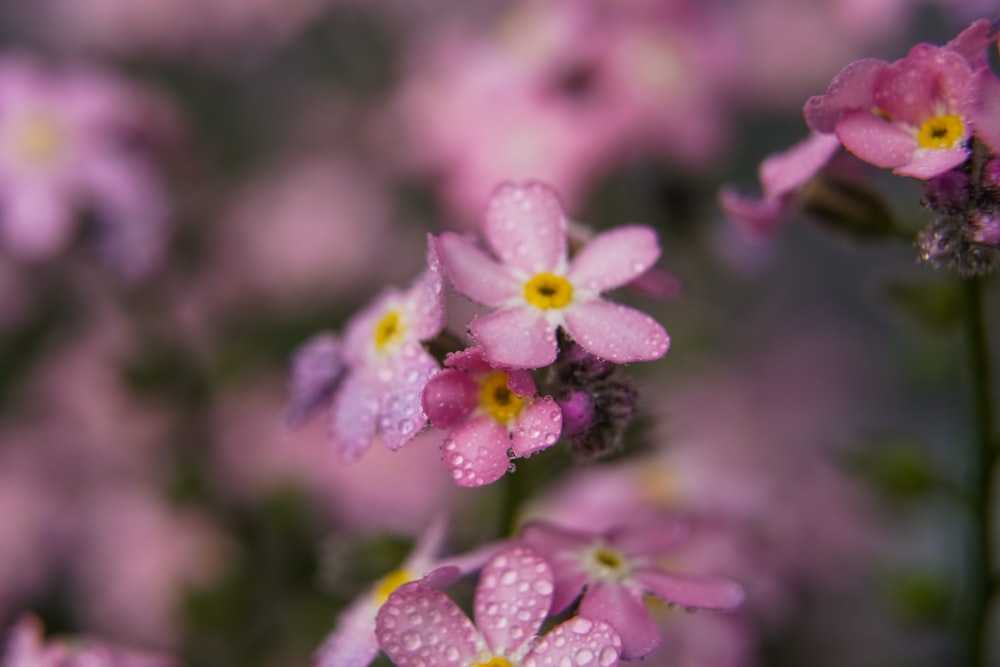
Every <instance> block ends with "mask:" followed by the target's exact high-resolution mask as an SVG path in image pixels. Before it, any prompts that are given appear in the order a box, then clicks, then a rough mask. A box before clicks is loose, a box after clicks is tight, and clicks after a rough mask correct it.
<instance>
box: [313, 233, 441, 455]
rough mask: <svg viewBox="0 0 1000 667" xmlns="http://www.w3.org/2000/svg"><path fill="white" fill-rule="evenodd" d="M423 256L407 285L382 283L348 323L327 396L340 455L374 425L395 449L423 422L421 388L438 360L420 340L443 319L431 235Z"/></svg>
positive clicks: (371, 433)
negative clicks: (340, 365) (423, 264)
mask: <svg viewBox="0 0 1000 667" xmlns="http://www.w3.org/2000/svg"><path fill="white" fill-rule="evenodd" d="M427 258H428V268H427V270H426V271H424V273H423V274H421V275H420V276H419V277H418V278H417V279H416V280H415V281H414V282H413V284H412V285H411V286H410V287H409V288H408V289H407V290H405V291H399V290H397V289H391V288H390V289H388V290H386V291H384V292H383V293H382V294H380V295H379V296H377V297H376V298H375V300H374V301H373V302H372V303H371V304H370V305H369V306H367V307H366V308H365V309H364V310H362V311H361V312H359V313H357V314H356V315H355V316H354V317H353V318H351V320H350V322H348V323H347V327H346V329H345V331H344V337H343V345H342V348H341V349H342V358H343V362H344V364H345V365H346V366H347V370H346V371H345V375H344V378H343V380H342V381H341V383H340V386H339V388H338V389H337V391H336V392H335V394H334V397H333V406H332V410H333V414H332V422H331V429H332V435H333V439H334V441H335V443H336V444H337V446H338V447H339V449H340V453H341V455H342V456H343V457H344V458H345V459H346V460H354V459H357V458H358V457H359V456H360V455H361V453H362V452H364V450H365V449H367V448H368V445H369V444H371V441H372V438H374V437H375V433H376V430H377V431H378V432H380V433H381V434H382V438H383V439H384V440H385V444H386V445H387V446H388V447H389V449H399V448H400V447H402V446H403V445H405V444H406V443H407V442H409V441H410V440H412V439H413V437H414V436H416V435H417V434H418V433H419V432H420V430H421V429H422V428H423V427H424V425H425V424H426V423H427V418H426V416H425V415H424V411H423V408H422V406H421V400H420V393H421V392H422V391H423V388H424V385H426V384H427V381H428V380H429V379H430V378H431V377H433V375H434V374H435V373H437V371H438V369H439V366H438V362H437V361H436V360H435V359H434V357H432V356H431V355H430V354H429V353H428V352H427V351H426V350H425V349H424V348H423V346H422V345H421V343H422V342H423V341H426V340H429V339H431V338H433V337H434V336H436V335H438V334H439V333H440V332H441V328H442V326H443V324H444V307H443V302H442V276H441V270H440V266H439V263H438V259H437V252H436V251H435V243H434V240H433V239H428V251H427Z"/></svg>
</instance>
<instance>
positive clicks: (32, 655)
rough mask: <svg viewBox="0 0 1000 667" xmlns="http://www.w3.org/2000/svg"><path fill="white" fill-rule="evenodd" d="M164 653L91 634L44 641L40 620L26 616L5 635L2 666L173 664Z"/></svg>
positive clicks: (167, 666) (144, 666)
mask: <svg viewBox="0 0 1000 667" xmlns="http://www.w3.org/2000/svg"><path fill="white" fill-rule="evenodd" d="M177 664H178V663H177V661H176V660H174V659H173V658H171V657H168V656H165V655H157V654H153V653H145V652H140V651H134V650H131V649H125V648H121V647H118V646H115V645H112V644H107V643H104V642H100V641H97V640H94V639H90V638H74V639H72V640H67V641H50V642H43V640H42V627H41V624H40V623H39V622H38V621H37V620H36V619H35V618H33V617H31V616H26V617H24V618H22V619H21V620H20V621H18V622H17V624H16V625H14V627H13V628H12V629H11V630H10V633H9V635H8V637H7V647H6V649H5V651H4V653H3V655H2V656H0V666H2V667H173V666H174V665H177Z"/></svg>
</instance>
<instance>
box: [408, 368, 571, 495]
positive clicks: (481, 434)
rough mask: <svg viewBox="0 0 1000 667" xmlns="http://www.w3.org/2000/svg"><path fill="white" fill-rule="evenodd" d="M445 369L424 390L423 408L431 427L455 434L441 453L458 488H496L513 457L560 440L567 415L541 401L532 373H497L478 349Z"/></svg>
mask: <svg viewBox="0 0 1000 667" xmlns="http://www.w3.org/2000/svg"><path fill="white" fill-rule="evenodd" d="M445 366H447V368H446V369H445V370H443V371H441V372H440V373H438V374H437V375H435V376H434V377H433V378H431V380H430V381H429V382H428V383H427V386H426V387H424V393H423V405H424V412H425V413H427V417H428V419H430V422H431V424H433V425H434V426H436V427H437V428H441V429H450V431H449V433H448V435H447V437H446V438H445V440H444V443H442V445H441V451H442V457H443V458H444V463H445V466H447V468H448V470H449V471H450V472H451V475H452V477H453V478H454V480H455V483H456V484H458V485H459V486H482V485H484V484H491V483H493V482H495V481H496V480H498V479H500V477H502V476H503V474H504V473H505V472H507V470H508V466H509V465H510V458H511V454H513V457H514V458H524V457H528V456H531V455H532V454H536V453H538V452H540V451H542V450H543V449H546V448H548V447H551V446H552V445H554V444H555V443H556V441H557V440H558V439H559V432H560V430H561V428H562V412H561V411H560V410H559V407H558V406H557V405H556V404H555V403H554V402H553V400H552V397H551V396H544V397H539V396H537V388H536V387H535V382H534V380H532V378H531V374H530V373H528V372H527V371H525V370H509V371H505V370H502V369H498V368H497V367H495V366H493V365H491V364H490V363H489V362H487V360H486V358H485V357H484V356H483V353H482V350H480V349H478V348H469V349H467V350H463V351H461V352H456V353H454V354H450V355H448V357H447V358H446V359H445ZM508 450H509V452H510V453H508Z"/></svg>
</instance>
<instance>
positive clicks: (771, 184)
mask: <svg viewBox="0 0 1000 667" xmlns="http://www.w3.org/2000/svg"><path fill="white" fill-rule="evenodd" d="M839 148H840V139H838V138H837V136H836V135H834V134H819V133H813V134H812V135H810V136H809V137H808V138H807V139H804V140H803V141H801V142H800V143H798V144H795V145H794V146H792V147H791V148H789V149H788V150H786V151H783V152H781V153H775V154H773V155H769V156H768V157H767V158H765V159H764V161H763V162H761V164H760V168H759V169H758V174H759V176H760V183H761V189H762V191H763V197H762V198H760V199H750V198H747V197H744V196H742V195H740V194H739V193H737V192H736V190H735V189H733V188H732V187H730V186H726V187H724V188H723V189H722V190H721V191H720V192H719V203H720V204H721V205H722V209H723V210H724V211H725V212H726V214H727V215H728V216H729V218H730V219H731V220H732V221H733V222H734V223H736V224H737V225H738V226H739V227H740V228H741V229H742V230H743V231H745V232H747V233H749V234H752V235H767V234H770V233H772V232H773V231H774V230H775V229H776V228H777V227H778V226H779V225H780V224H781V223H782V222H783V221H784V220H785V218H787V217H788V215H789V214H790V213H791V212H792V211H793V210H794V209H795V206H796V201H797V200H796V195H797V193H798V192H799V191H800V189H801V188H802V187H803V186H805V185H806V184H807V183H808V182H809V181H810V180H811V179H812V178H813V177H814V176H815V175H816V174H817V173H818V172H819V171H820V170H821V169H822V168H823V167H825V166H826V165H827V163H828V162H829V161H830V159H831V158H832V157H833V156H834V154H835V153H836V152H837V150H838V149H839Z"/></svg>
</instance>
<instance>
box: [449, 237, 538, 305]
mask: <svg viewBox="0 0 1000 667" xmlns="http://www.w3.org/2000/svg"><path fill="white" fill-rule="evenodd" d="M437 247H438V253H439V255H440V257H441V264H442V266H443V267H444V270H445V272H446V273H447V274H448V279H449V280H451V283H452V285H454V286H455V289H456V290H458V291H459V292H461V293H462V294H464V295H465V296H467V297H469V298H470V299H472V300H473V301H477V302H479V303H481V304H483V305H484V306H490V307H493V308H496V307H498V306H500V305H502V304H504V303H506V302H507V300H509V299H510V298H511V297H512V296H515V295H517V294H518V293H519V291H521V290H523V286H522V285H521V284H520V282H519V281H517V280H515V279H514V278H513V277H512V276H511V275H510V274H509V273H508V271H507V270H506V269H505V268H504V267H503V266H501V265H500V264H497V262H496V261H494V259H493V258H492V257H490V256H489V255H487V254H486V253H485V252H483V251H482V250H480V249H479V248H477V247H476V246H475V244H473V243H472V241H470V240H469V239H467V238H465V237H464V236H459V235H458V234H454V233H452V232H446V233H444V234H442V235H441V237H440V238H438V242H437Z"/></svg>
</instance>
